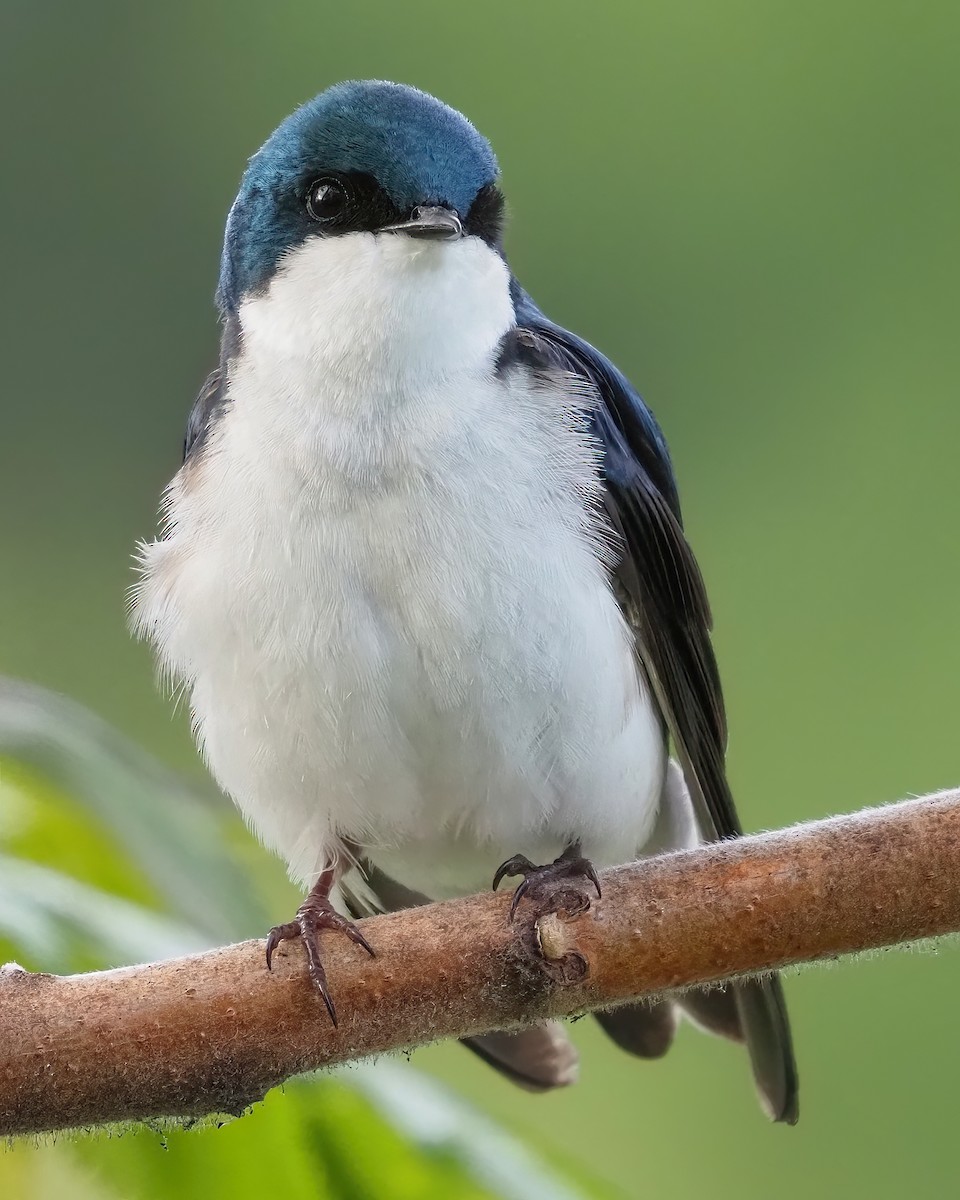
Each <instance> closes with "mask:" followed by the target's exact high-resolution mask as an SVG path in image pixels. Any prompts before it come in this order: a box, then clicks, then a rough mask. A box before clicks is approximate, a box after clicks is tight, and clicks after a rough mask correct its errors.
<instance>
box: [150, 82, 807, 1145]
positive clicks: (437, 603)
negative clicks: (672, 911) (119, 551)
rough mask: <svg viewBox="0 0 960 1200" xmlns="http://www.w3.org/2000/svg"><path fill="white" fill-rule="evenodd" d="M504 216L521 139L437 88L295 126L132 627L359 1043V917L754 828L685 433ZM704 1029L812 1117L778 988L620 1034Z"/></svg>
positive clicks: (479, 1042)
mask: <svg viewBox="0 0 960 1200" xmlns="http://www.w3.org/2000/svg"><path fill="white" fill-rule="evenodd" d="M503 225H504V200H503V196H502V194H501V191H500V188H499V186H498V170H497V162H496V159H495V158H494V155H493V152H492V150H491V148H490V146H489V144H488V143H487V141H486V140H485V139H484V138H483V137H482V136H481V135H480V134H479V133H478V132H477V131H476V130H475V129H474V127H473V126H472V125H471V124H470V123H469V121H467V120H466V118H465V117H463V116H462V115H461V114H460V113H458V112H456V111H454V110H453V109H452V108H449V107H447V106H446V105H445V104H442V103H441V102H440V101H438V100H435V99H434V98H433V97H431V96H428V95H425V94H424V93H423V92H420V91H418V90H416V89H415V88H412V87H406V86H402V85H399V84H395V83H385V82H362V83H357V82H352V83H342V84H338V85H337V86H335V87H332V88H330V89H329V90H328V91H325V92H323V93H322V94H321V95H320V96H318V97H316V99H314V100H311V101H310V102H309V103H307V104H305V105H303V107H302V108H300V109H298V110H297V111H296V112H295V113H293V115H292V116H290V117H289V118H288V119H287V120H285V121H284V122H283V124H282V125H280V127H279V128H278V129H277V130H276V132H275V133H274V134H273V135H272V136H271V137H270V138H269V139H268V141H267V142H266V144H265V145H264V146H263V147H262V148H261V149H260V150H259V151H258V152H257V153H256V154H255V155H254V156H253V158H252V159H251V160H250V163H249V166H248V168H247V171H246V174H245V175H244V177H243V181H242V183H241V186H240V192H239V195H238V196H237V198H236V201H235V202H234V204H233V207H232V208H231V210H230V215H229V217H228V220H227V228H226V237H225V243H224V249H223V258H222V264H221V271H220V283H219V289H218V292H217V301H218V305H219V308H220V312H221V315H222V320H223V340H222V346H221V352H220V362H219V366H218V367H217V368H216V370H215V371H214V372H213V374H212V375H211V376H210V377H209V379H208V380H207V382H206V384H205V385H204V387H203V389H202V390H201V392H200V395H199V397H198V399H197V401H196V403H195V404H194V407H193V411H192V412H191V414H190V418H189V422H188V425H187V434H186V441H185V445H184V458H183V465H182V467H181V468H180V470H179V472H178V474H177V475H176V477H175V479H174V480H173V482H172V483H171V484H170V487H169V489H168V490H167V492H166V495H165V499H164V502H163V532H162V535H161V536H160V537H159V538H158V540H156V541H154V542H151V543H150V544H147V545H144V546H142V547H141V578H140V582H139V584H138V585H137V587H136V588H135V590H134V598H133V608H134V623H135V626H136V629H137V630H138V631H139V633H140V634H141V635H143V636H146V637H148V638H149V639H150V640H151V641H152V643H153V644H154V646H155V648H156V651H157V653H158V656H159V659H160V662H161V665H162V667H163V669H164V671H165V672H166V673H167V674H168V675H169V676H170V677H172V678H174V679H176V680H178V681H179V682H180V684H181V685H182V686H183V687H184V689H185V691H186V693H187V694H188V695H189V697H190V704H191V709H192V714H193V724H194V729H195V731H196V736H197V739H198V742H199V744H200V746H201V748H202V751H203V754H204V757H205V759H206V761H207V763H208V764H209V766H210V769H211V770H212V772H213V774H214V775H215V777H216V779H217V780H218V781H219V783H220V785H221V786H222V787H223V788H224V790H225V791H226V792H227V793H229V795H230V796H232V798H233V799H234V800H235V801H236V803H237V805H238V806H239V808H240V810H241V811H242V813H243V815H244V816H245V818H246V820H247V821H248V822H249V824H250V825H251V826H252V828H253V829H254V830H255V832H256V833H257V834H258V835H259V837H260V838H261V840H262V841H263V842H264V843H265V844H266V845H267V846H268V847H270V848H271V849H273V850H274V851H276V852H277V853H278V854H280V855H282V856H283V857H284V858H285V859H286V860H287V862H288V864H289V867H290V872H291V875H292V876H293V877H294V878H295V879H297V880H299V881H301V882H302V883H304V884H305V885H310V887H311V890H310V892H309V895H308V897H307V899H306V900H305V902H304V904H303V905H302V907H301V908H300V909H299V910H298V913H297V915H296V918H295V919H294V920H293V921H292V922H290V923H289V924H287V925H281V926H278V927H277V928H276V929H274V930H273V931H272V932H271V934H270V938H269V940H268V945H267V958H268V965H269V960H270V956H271V955H272V953H273V952H274V950H275V948H276V946H277V945H278V944H279V943H280V942H281V941H283V940H285V939H288V938H299V939H302V941H303V943H304V945H305V947H306V952H307V960H308V965H309V971H310V975H311V978H312V979H313V981H314V982H315V984H316V985H317V987H318V989H319V991H320V993H321V995H322V996H323V998H324V1001H325V1002H326V1004H327V1008H328V1010H329V1013H330V1016H331V1018H332V1019H334V1020H336V1012H335V1008H334V1004H333V1000H332V998H331V995H330V991H329V989H328V986H327V981H326V977H325V974H324V969H323V963H322V959H321V955H320V950H319V933H320V931H321V930H322V929H337V930H340V931H342V932H343V933H344V934H346V935H347V936H349V937H351V938H352V939H353V940H354V941H355V942H357V943H358V944H359V945H360V946H361V947H363V948H364V949H365V950H368V951H369V952H370V953H373V951H372V949H371V948H370V947H369V946H368V945H367V943H366V941H365V940H364V938H363V936H362V935H361V933H360V932H359V930H358V929H357V927H356V926H355V925H354V924H353V923H352V921H351V920H349V919H348V917H347V916H346V915H345V913H349V914H350V915H351V916H353V917H356V916H358V915H361V914H363V913H367V912H372V911H376V910H378V909H391V908H398V907H404V906H407V905H410V904H414V903H418V902H421V901H422V900H423V899H424V898H425V897H431V898H435V899H436V898H441V897H450V896H458V895H466V894H469V893H473V892H476V891H479V890H481V889H482V888H484V887H485V886H488V884H489V880H490V877H491V875H493V874H494V873H495V875H496V881H497V882H499V880H500V879H501V878H502V877H503V876H504V875H507V874H511V875H521V876H523V879H522V882H521V883H520V886H519V887H518V889H517V892H516V893H515V897H514V909H516V908H517V905H518V904H519V905H520V908H521V909H523V908H524V907H525V906H531V905H532V906H534V907H535V908H537V910H538V911H539V910H542V909H543V907H544V906H548V905H549V904H550V896H551V892H552V891H553V892H555V891H556V889H557V887H562V886H569V881H570V880H571V879H574V880H580V882H581V884H582V885H583V887H585V888H586V887H589V886H597V890H599V887H598V885H597V884H596V875H595V873H594V866H606V865H610V864H615V863H621V862H624V861H627V860H631V859H634V858H636V857H637V856H638V855H640V854H650V853H655V852H657V851H661V850H665V849H670V848H679V847H688V846H692V845H695V844H696V843H698V842H699V841H702V840H714V839H719V838H728V837H734V836H736V835H738V834H739V833H740V832H741V828H740V823H739V821H738V819H737V814H736V811H735V809H734V804H733V800H732V798H731V795H730V789H729V787H728V784H727V779H726V775H725V769H724V755H725V747H726V738H727V731H726V722H725V716H724V707H723V699H722V695H721V690H720V681H719V678H718V675H717V666H716V661H715V659H714V654H713V650H712V648H711V643H710V627H711V617H710V609H709V606H708V603H707V597H706V594H705V591H704V585H703V580H702V578H701V575H700V571H699V569H698V567H697V564H696V561H695V559H694V556H693V554H692V552H691V550H690V547H689V545H688V544H687V541H686V539H685V537H684V533H683V526H682V523H681V517H680V506H679V503H678V498H677V487H676V482H675V479H674V474H673V469H672V467H671V463H670V457H669V453H668V451H667V446H666V443H665V441H664V438H663V435H662V433H661V431H660V429H659V427H658V425H657V423H656V421H655V419H654V417H653V415H652V413H651V412H650V410H649V409H648V408H647V407H646V406H645V404H644V403H643V401H642V400H641V399H640V397H639V395H638V394H637V392H636V391H635V390H634V389H633V387H632V386H631V385H630V383H629V382H628V381H627V379H626V378H625V377H624V376H623V375H622V374H621V373H620V371H618V370H617V368H616V367H615V366H614V365H613V364H612V363H611V362H609V361H608V360H607V359H606V358H604V357H603V355H602V354H600V353H599V352H598V351H597V350H595V349H594V348H593V347H592V346H591V345H589V344H588V343H587V342H585V341H584V340H583V339H582V338H580V337H577V336H576V335H575V334H573V333H569V332H568V331H567V330H565V329H562V328H561V327H560V326H558V325H556V324H554V323H553V322H552V321H550V320H549V319H548V318H547V317H546V316H544V315H543V313H542V312H541V311H540V310H539V309H538V308H537V306H536V304H534V302H533V300H531V298H530V297H529V296H528V295H527V293H526V292H525V291H524V290H523V289H522V288H521V287H520V285H519V283H518V282H517V280H516V279H515V278H514V277H513V275H512V274H511V271H510V268H509V266H508V264H507V261H506V258H505V256H504V250H503V243H502V234H503ZM670 747H672V751H673V757H670ZM501 861H502V865H501V866H500V868H499V870H497V871H496V872H494V868H495V867H496V865H497V864H498V863H501ZM335 902H336V903H337V905H338V908H339V910H338V908H335V907H334V903H335ZM678 1009H679V1010H683V1012H685V1013H686V1014H687V1015H688V1016H690V1017H691V1018H692V1019H693V1021H694V1022H695V1023H697V1024H699V1025H700V1026H702V1027H706V1028H707V1029H709V1030H711V1031H713V1032H716V1033H720V1034H723V1035H726V1036H728V1037H730V1038H733V1039H735V1040H738V1041H743V1042H745V1043H746V1045H747V1047H748V1049H749V1052H750V1056H751V1059H752V1064H753V1071H754V1075H755V1078H756V1082H757V1085H758V1089H759V1093H760V1096H761V1099H762V1102H763V1104H764V1107H765V1108H766V1110H767V1112H768V1113H769V1115H770V1116H771V1117H773V1118H774V1119H775V1120H779V1121H787V1122H793V1121H795V1120H796V1117H797V1077H796V1068H795V1065H794V1059H793V1053H792V1050H791V1043H790V1034H789V1029H788V1024H787V1016H786V1009H785V1005H784V1000H783V993H782V990H781V985H780V982H779V980H778V978H777V977H776V976H767V977H765V978H764V979H762V980H755V981H748V982H741V983H736V984H733V985H730V986H728V987H726V988H720V989H715V990H711V991H705V992H691V993H686V994H684V995H677V996H668V997H664V998H663V999H662V1000H660V1001H659V1002H658V1003H653V1004H635V1005H628V1006H627V1007H626V1008H619V1009H616V1010H614V1011H611V1012H609V1013H601V1014H599V1016H598V1019H599V1021H600V1024H601V1025H602V1026H603V1028H604V1029H605V1030H606V1032H607V1033H608V1034H609V1035H610V1036H611V1037H612V1038H613V1039H614V1040H615V1041H616V1042H617V1043H618V1044H619V1045H620V1046H622V1047H623V1048H624V1049H626V1050H628V1051H631V1052H632V1053H635V1054H638V1055H641V1056H644V1057H656V1056H658V1055H660V1054H662V1053H664V1052H665V1050H666V1049H667V1047H668V1046H669V1044H670V1041H671V1039H672V1037H673V1033H674V1029H675V1025H676V1021H677V1012H678ZM470 1045H471V1047H472V1048H473V1049H474V1050H475V1051H476V1052H477V1053H478V1054H480V1055H481V1056H482V1057H483V1058H485V1059H486V1060H487V1061H489V1062H491V1063H492V1064H493V1065H495V1066H496V1067H497V1068H498V1069H499V1070H501V1071H502V1072H503V1073H504V1074H505V1075H507V1076H508V1077H510V1078H512V1079H514V1080H515V1081H516V1082H518V1083H521V1084H523V1085H525V1086H527V1087H529V1088H532V1089H542V1088H547V1087H552V1086H557V1085H560V1084H564V1083H568V1082H571V1081H572V1079H573V1078H574V1077H575V1073H576V1057H575V1052H574V1051H573V1049H572V1047H571V1045H570V1043H569V1041H568V1040H567V1038H566V1036H565V1034H564V1033H563V1031H562V1029H561V1028H560V1027H559V1026H558V1025H556V1024H555V1023H549V1024H546V1025H542V1026H539V1027H535V1028H532V1029H528V1030H524V1031H521V1032H519V1033H512V1034H492V1035H489V1036H487V1037H481V1038H475V1039H472V1041H471V1042H470Z"/></svg>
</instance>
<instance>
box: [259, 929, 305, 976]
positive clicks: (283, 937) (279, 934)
mask: <svg viewBox="0 0 960 1200" xmlns="http://www.w3.org/2000/svg"><path fill="white" fill-rule="evenodd" d="M300 936H302V934H301V929H300V926H299V924H298V923H297V922H296V921H288V922H287V924H286V925H275V926H274V928H273V929H271V930H270V932H269V934H268V935H267V970H268V971H272V970H273V952H274V950H276V948H277V947H278V946H279V945H280V943H281V942H289V941H290V939H291V938H295V937H300Z"/></svg>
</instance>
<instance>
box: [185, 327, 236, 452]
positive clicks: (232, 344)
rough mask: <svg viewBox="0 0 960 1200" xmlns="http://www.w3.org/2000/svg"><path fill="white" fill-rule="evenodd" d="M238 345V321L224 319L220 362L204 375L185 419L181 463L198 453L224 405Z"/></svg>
mask: <svg viewBox="0 0 960 1200" xmlns="http://www.w3.org/2000/svg"><path fill="white" fill-rule="evenodd" d="M239 342H240V325H239V322H238V321H237V318H236V317H234V316H231V317H228V318H227V321H226V324H225V325H224V327H223V336H222V338H221V341H220V362H219V363H218V364H217V366H216V367H214V369H213V370H212V371H211V372H210V374H209V375H208V376H207V378H206V381H205V383H204V385H203V387H202V388H201V389H200V394H199V395H198V396H197V398H196V400H194V402H193V407H192V408H191V409H190V415H189V416H188V417H187V430H186V433H185V434H184V437H183V461H184V462H186V461H187V460H188V459H189V458H190V457H191V456H193V455H195V454H197V453H199V451H200V450H201V448H202V447H203V444H204V442H205V441H206V439H207V435H208V434H209V432H210V430H211V429H212V428H213V426H214V425H215V424H216V421H217V418H218V417H219V416H220V414H221V413H222V412H223V410H224V408H225V406H226V391H227V387H226V384H227V369H228V366H229V363H230V360H231V359H232V358H233V356H234V355H235V354H236V352H237V348H238V346H239Z"/></svg>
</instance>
